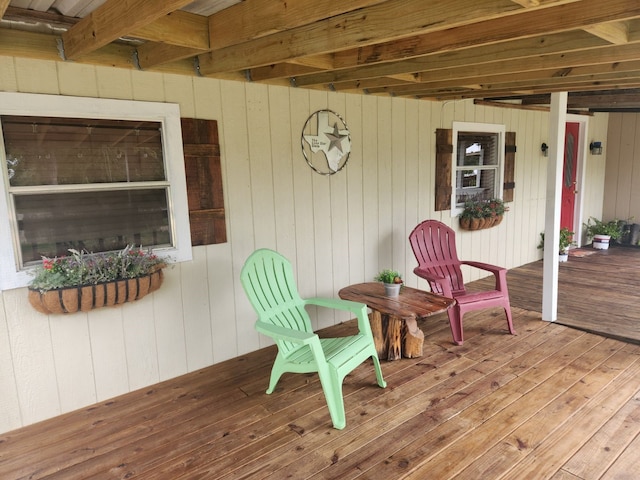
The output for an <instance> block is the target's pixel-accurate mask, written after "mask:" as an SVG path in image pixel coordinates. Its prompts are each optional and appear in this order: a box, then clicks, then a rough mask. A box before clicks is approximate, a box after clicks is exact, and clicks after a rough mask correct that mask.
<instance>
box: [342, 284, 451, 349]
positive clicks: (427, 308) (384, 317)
mask: <svg viewBox="0 0 640 480" xmlns="http://www.w3.org/2000/svg"><path fill="white" fill-rule="evenodd" d="M338 296H339V297H340V298H343V299H345V300H352V301H354V302H361V303H364V304H366V305H367V307H369V308H370V309H371V314H370V315H369V320H370V322H371V331H372V333H373V339H374V341H375V344H376V350H377V351H378V358H380V359H385V358H386V359H387V360H398V359H400V358H402V356H404V357H407V358H414V357H420V356H422V344H423V343H424V333H422V330H420V328H418V322H417V319H418V318H423V317H427V316H429V315H433V314H434V313H439V312H443V311H445V310H446V309H448V308H449V307H450V306H451V305H453V304H454V303H455V300H453V299H451V298H446V297H442V296H440V295H436V294H434V293H431V292H425V291H423V290H418V289H415V288H411V287H406V286H403V287H402V288H401V289H400V295H398V296H397V297H387V296H386V295H385V294H384V285H383V284H382V283H380V282H370V283H358V284H356V285H349V286H348V287H345V288H343V289H342V290H340V291H339V292H338Z"/></svg>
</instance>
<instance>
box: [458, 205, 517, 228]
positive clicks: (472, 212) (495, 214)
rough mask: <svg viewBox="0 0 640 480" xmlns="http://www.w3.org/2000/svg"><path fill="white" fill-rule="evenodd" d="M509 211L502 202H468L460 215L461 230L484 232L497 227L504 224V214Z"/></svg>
mask: <svg viewBox="0 0 640 480" xmlns="http://www.w3.org/2000/svg"><path fill="white" fill-rule="evenodd" d="M508 210H509V209H508V208H507V207H505V205H504V203H503V202H502V200H500V199H497V198H493V199H491V200H467V201H466V202H465V204H464V210H463V211H462V213H461V214H460V228H462V229H463V230H483V229H485V228H491V227H495V226H496V225H499V224H500V223H501V222H502V219H503V217H504V213H505V212H506V211H508Z"/></svg>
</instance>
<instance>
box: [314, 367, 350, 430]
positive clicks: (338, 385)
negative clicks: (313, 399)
mask: <svg viewBox="0 0 640 480" xmlns="http://www.w3.org/2000/svg"><path fill="white" fill-rule="evenodd" d="M328 370H329V369H328V368H327V369H323V368H320V369H319V371H318V375H319V377H320V383H321V384H322V390H323V391H324V397H325V399H326V400H327V407H328V408H329V415H330V416H331V422H332V423H333V428H335V429H337V430H342V429H343V428H344V427H346V426H347V417H346V414H345V411H344V399H343V398H342V380H341V379H340V378H338V375H337V372H335V371H328Z"/></svg>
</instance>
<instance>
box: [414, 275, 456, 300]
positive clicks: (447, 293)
mask: <svg viewBox="0 0 640 480" xmlns="http://www.w3.org/2000/svg"><path fill="white" fill-rule="evenodd" d="M413 273H415V274H416V275H417V276H418V277H420V278H424V279H425V280H426V281H428V282H433V283H436V284H438V285H439V286H440V289H441V290H442V295H443V296H444V297H447V298H453V292H452V290H451V282H450V281H449V279H448V278H447V277H441V276H439V275H434V274H433V273H430V272H428V271H427V270H425V269H424V268H420V267H416V268H414V269H413ZM435 293H438V292H435Z"/></svg>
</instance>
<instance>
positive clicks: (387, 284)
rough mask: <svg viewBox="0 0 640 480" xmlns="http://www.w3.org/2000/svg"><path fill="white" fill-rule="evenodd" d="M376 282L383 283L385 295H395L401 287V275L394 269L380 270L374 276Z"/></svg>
mask: <svg viewBox="0 0 640 480" xmlns="http://www.w3.org/2000/svg"><path fill="white" fill-rule="evenodd" d="M374 280H375V281H376V282H382V283H384V291H385V295H387V296H388V297H397V296H398V295H399V293H400V287H402V283H403V282H402V275H400V273H398V272H397V271H395V270H389V269H385V270H382V271H381V272H380V273H378V275H376V277H375V278H374Z"/></svg>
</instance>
